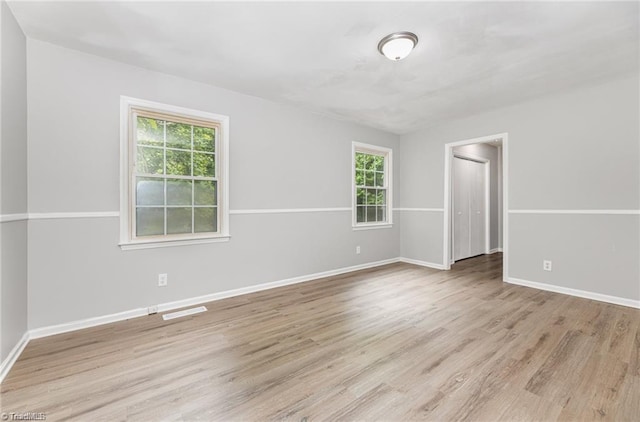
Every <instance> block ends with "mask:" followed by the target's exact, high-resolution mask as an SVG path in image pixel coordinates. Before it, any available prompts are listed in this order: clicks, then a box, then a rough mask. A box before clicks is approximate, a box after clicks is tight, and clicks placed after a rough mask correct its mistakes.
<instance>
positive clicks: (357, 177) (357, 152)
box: [353, 144, 391, 226]
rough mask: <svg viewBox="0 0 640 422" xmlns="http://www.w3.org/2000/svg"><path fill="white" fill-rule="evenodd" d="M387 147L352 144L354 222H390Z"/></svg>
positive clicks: (363, 224) (364, 223) (388, 154)
mask: <svg viewBox="0 0 640 422" xmlns="http://www.w3.org/2000/svg"><path fill="white" fill-rule="evenodd" d="M390 154H391V150H388V149H386V148H381V147H375V146H371V145H363V144H354V154H353V156H354V163H353V166H354V170H353V177H354V180H353V183H354V216H353V222H354V226H367V225H388V224H391V215H390V199H391V198H390V194H389V186H390V184H389V174H390V172H389V168H390V163H389V159H390Z"/></svg>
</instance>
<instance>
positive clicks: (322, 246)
mask: <svg viewBox="0 0 640 422" xmlns="http://www.w3.org/2000/svg"><path fill="white" fill-rule="evenodd" d="M28 82H29V97H28V100H29V145H28V148H29V150H28V152H29V212H30V213H54V212H94V211H117V210H118V209H119V99H120V95H127V96H132V97H137V98H143V99H148V100H152V101H159V102H163V103H169V104H173V105H178V106H183V107H189V108H194V109H199V110H203V111H208V112H213V113H218V114H224V115H228V116H229V117H230V172H231V174H230V203H231V206H230V209H231V210H232V211H233V210H245V209H283V208H288V209H290V208H327V207H351V142H352V141H359V142H365V143H371V144H375V145H382V146H386V147H391V148H393V149H394V151H395V152H396V155H395V156H394V159H395V160H396V161H397V156H398V151H397V147H398V137H397V136H396V135H391V134H388V133H384V132H380V131H376V130H373V129H368V128H364V127H361V126H358V125H355V124H350V123H343V122H339V121H336V120H332V119H328V118H324V117H322V116H320V115H317V114H312V113H308V112H305V111H302V110H299V109H294V108H291V107H286V106H281V105H277V104H274V103H271V102H268V101H264V100H262V99H258V98H255V97H251V96H246V95H242V94H238V93H234V92H230V91H227V90H223V89H218V88H214V87H211V86H208V85H204V84H200V83H196V82H192V81H188V80H185V79H181V78H178V77H174V76H170V75H166V74H160V73H156V72H152V71H148V70H144V69H141V68H136V67H132V66H128V65H125V64H121V63H117V62H114V61H109V60H105V59H102V58H98V57H96V56H92V55H87V54H84V53H80V52H76V51H72V50H68V49H64V48H60V47H57V46H54V45H51V44H47V43H43V42H40V41H35V40H29V41H28ZM397 166H398V164H397V162H396V163H395V165H394V168H397ZM395 184H396V186H395V193H396V196H395V199H394V200H395V201H397V200H398V196H397V192H398V178H397V177H395ZM230 218H231V220H230V230H231V240H230V241H229V242H228V243H214V244H206V245H195V246H181V247H170V248H162V249H148V250H134V251H121V250H120V248H119V247H118V246H117V244H118V236H119V228H118V227H119V226H118V218H117V217H115V218H70V219H37V220H31V221H30V222H29V326H30V328H40V327H43V326H49V325H53V324H60V323H65V322H70V321H74V320H78V319H83V318H89V317H95V316H102V315H106V314H111V313H115V312H120V311H125V310H129V309H134V308H138V307H146V306H149V305H152V304H158V303H166V302H169V301H175V300H180V299H185V298H190V297H194V296H199V295H204V294H210V293H215V292H220V291H225V290H230V289H237V288H241V287H246V286H251V285H256V284H260V283H266V282H271V281H277V280H282V279H287V278H290V277H295V276H302V275H307V274H313V273H317V272H322V271H328V270H334V269H337V268H343V267H348V266H353V265H358V264H363V263H368V262H374V261H378V260H383V259H389V258H396V257H398V256H399V255H400V250H399V247H400V239H399V234H400V231H399V222H395V224H394V227H393V228H391V229H379V230H366V231H353V230H352V228H351V212H350V211H321V212H308V213H293V214H250V215H241V214H232V215H231V217H230ZM357 245H360V246H361V249H362V253H361V254H360V255H356V254H355V247H356V246H357ZM158 273H168V275H169V285H168V286H167V287H164V288H158V287H157V275H158Z"/></svg>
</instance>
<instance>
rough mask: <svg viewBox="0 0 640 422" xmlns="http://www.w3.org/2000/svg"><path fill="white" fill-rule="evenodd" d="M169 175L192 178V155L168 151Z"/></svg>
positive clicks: (184, 152)
mask: <svg viewBox="0 0 640 422" xmlns="http://www.w3.org/2000/svg"><path fill="white" fill-rule="evenodd" d="M167 174H172V175H175V176H191V153H190V152H188V151H172V150H170V149H168V150H167Z"/></svg>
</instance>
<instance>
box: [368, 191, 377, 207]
mask: <svg viewBox="0 0 640 422" xmlns="http://www.w3.org/2000/svg"><path fill="white" fill-rule="evenodd" d="M367 204H370V205H375V204H376V190H375V189H367Z"/></svg>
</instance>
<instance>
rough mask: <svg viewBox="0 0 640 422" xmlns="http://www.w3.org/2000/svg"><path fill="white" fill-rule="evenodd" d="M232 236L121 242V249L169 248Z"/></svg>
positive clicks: (221, 239) (227, 238)
mask: <svg viewBox="0 0 640 422" xmlns="http://www.w3.org/2000/svg"><path fill="white" fill-rule="evenodd" d="M230 238H231V236H216V237H203V238H199V239H180V240H152V241H138V242H125V243H120V245H119V246H120V249H122V250H123V251H131V250H137V249H156V248H168V247H172V246H188V245H200V244H204V243H219V242H228V241H229V239H230Z"/></svg>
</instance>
